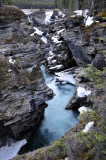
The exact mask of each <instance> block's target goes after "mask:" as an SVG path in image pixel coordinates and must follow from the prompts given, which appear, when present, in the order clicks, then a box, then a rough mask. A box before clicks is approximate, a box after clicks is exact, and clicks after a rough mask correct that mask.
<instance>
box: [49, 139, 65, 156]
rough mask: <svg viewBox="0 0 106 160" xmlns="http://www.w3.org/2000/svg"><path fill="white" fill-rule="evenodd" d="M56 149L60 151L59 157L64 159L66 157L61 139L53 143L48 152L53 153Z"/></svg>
mask: <svg viewBox="0 0 106 160" xmlns="http://www.w3.org/2000/svg"><path fill="white" fill-rule="evenodd" d="M57 148H59V150H60V151H61V156H62V157H64V156H65V155H66V146H65V143H64V141H63V139H60V140H58V141H55V142H53V143H52V146H51V149H50V150H51V151H52V152H55V151H56V150H57Z"/></svg>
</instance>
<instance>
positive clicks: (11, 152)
mask: <svg viewBox="0 0 106 160" xmlns="http://www.w3.org/2000/svg"><path fill="white" fill-rule="evenodd" d="M26 143H27V141H26V139H24V140H21V141H17V142H16V143H12V144H11V145H10V146H8V145H6V146H3V147H1V148H0V160H9V159H11V158H13V157H15V156H16V155H17V154H18V152H19V150H20V148H21V147H22V146H24V145H25V144H26Z"/></svg>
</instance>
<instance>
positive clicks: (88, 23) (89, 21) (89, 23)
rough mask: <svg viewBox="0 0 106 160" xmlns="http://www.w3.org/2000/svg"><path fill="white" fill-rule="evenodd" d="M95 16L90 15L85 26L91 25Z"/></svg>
mask: <svg viewBox="0 0 106 160" xmlns="http://www.w3.org/2000/svg"><path fill="white" fill-rule="evenodd" d="M93 22H94V21H93V17H90V16H88V18H87V20H86V22H85V26H90V25H91V24H92V23H93Z"/></svg>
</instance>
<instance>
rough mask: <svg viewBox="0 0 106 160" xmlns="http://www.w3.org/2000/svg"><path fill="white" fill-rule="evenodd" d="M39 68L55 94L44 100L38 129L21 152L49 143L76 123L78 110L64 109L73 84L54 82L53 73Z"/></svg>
mask: <svg viewBox="0 0 106 160" xmlns="http://www.w3.org/2000/svg"><path fill="white" fill-rule="evenodd" d="M41 69H42V73H43V76H44V78H45V82H46V84H47V86H48V87H49V88H51V89H52V90H53V92H54V93H55V96H54V98H53V99H52V100H50V101H47V102H46V103H47V104H48V107H47V108H46V109H45V115H44V120H42V122H41V125H40V127H39V128H38V130H37V131H35V132H34V133H33V135H32V137H31V139H30V140H29V141H28V143H27V144H26V145H25V147H24V151H22V152H28V151H31V150H34V149H37V148H40V147H43V146H47V145H49V144H50V143H51V142H52V141H54V140H57V139H58V138H60V137H61V136H63V135H64V133H65V132H67V131H68V130H69V129H70V128H72V127H73V126H74V125H75V124H76V123H78V118H77V117H78V111H73V110H66V109H65V107H66V105H67V104H68V102H69V100H70V99H71V97H72V96H73V93H74V91H75V86H74V85H71V84H60V83H57V82H55V79H56V77H55V75H53V74H50V73H46V72H45V67H44V66H42V67H41Z"/></svg>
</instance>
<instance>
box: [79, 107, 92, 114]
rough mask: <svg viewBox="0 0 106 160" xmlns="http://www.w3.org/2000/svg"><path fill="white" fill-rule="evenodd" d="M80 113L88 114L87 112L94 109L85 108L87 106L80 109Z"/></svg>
mask: <svg viewBox="0 0 106 160" xmlns="http://www.w3.org/2000/svg"><path fill="white" fill-rule="evenodd" d="M78 111H79V112H80V113H84V112H87V111H92V109H89V108H88V107H85V106H82V107H80V108H79V109H78Z"/></svg>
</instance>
